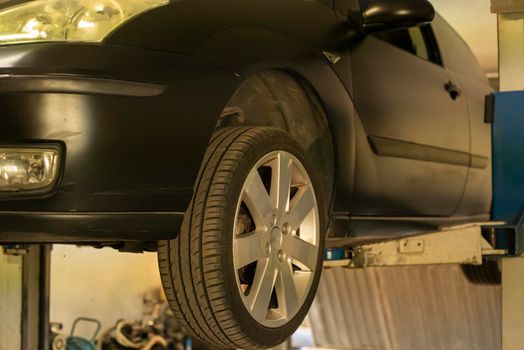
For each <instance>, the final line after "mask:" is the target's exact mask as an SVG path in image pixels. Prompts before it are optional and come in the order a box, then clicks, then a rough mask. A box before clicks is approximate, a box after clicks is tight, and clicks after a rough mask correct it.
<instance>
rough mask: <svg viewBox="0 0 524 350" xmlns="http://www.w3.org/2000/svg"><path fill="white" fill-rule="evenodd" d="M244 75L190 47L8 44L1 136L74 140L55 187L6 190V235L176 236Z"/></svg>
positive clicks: (0, 214) (2, 64)
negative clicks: (186, 51) (180, 50)
mask: <svg viewBox="0 0 524 350" xmlns="http://www.w3.org/2000/svg"><path fill="white" fill-rule="evenodd" d="M237 80H238V79H237V78H236V77H234V76H233V75H231V74H230V73H228V72H225V71H223V70H220V69H218V68H216V67H214V66H212V65H208V64H206V63H203V62H198V61H196V60H195V59H193V58H191V57H187V56H181V55H176V54H172V53H166V52H158V51H152V50H144V49H139V48H132V47H121V46H110V45H106V44H70V43H67V44H66V43H52V44H51V43H49V44H41V43H40V44H28V45H13V46H6V47H0V115H1V117H0V125H1V127H0V147H2V146H3V145H10V146H12V145H15V146H16V145H27V144H29V145H30V144H35V143H48V144H57V145H60V147H63V149H64V152H63V154H64V157H63V159H62V164H61V173H60V179H59V181H58V182H57V184H56V186H55V187H53V188H52V189H50V191H48V192H46V193H39V194H38V195H32V194H30V193H29V194H24V193H23V192H20V193H0V242H18V243H23V242H28V241H31V242H64V241H66V242H84V241H118V240H158V239H166V238H172V237H174V236H176V233H177V232H178V229H179V227H180V223H181V221H182V218H183V212H184V211H185V210H186V208H187V206H188V204H189V202H190V200H191V197H192V189H193V186H194V183H195V180H196V177H197V174H198V171H199V168H200V162H201V159H202V157H203V154H204V152H205V149H206V147H207V143H208V141H209V138H210V135H211V133H212V132H213V129H214V127H215V125H216V122H217V118H218V116H219V115H220V113H221V111H222V109H223V108H224V106H225V105H226V103H227V100H228V98H229V96H230V95H231V94H232V92H233V91H234V89H235V87H236V86H237V84H238V81H237Z"/></svg>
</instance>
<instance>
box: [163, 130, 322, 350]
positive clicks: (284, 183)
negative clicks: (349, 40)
mask: <svg viewBox="0 0 524 350" xmlns="http://www.w3.org/2000/svg"><path fill="white" fill-rule="evenodd" d="M319 188H320V187H319V183H318V181H317V176H316V174H315V173H314V171H313V168H312V167H311V165H310V164H309V162H308V157H307V154H306V153H305V152H304V151H303V150H302V149H301V148H300V146H299V145H298V144H297V143H296V142H295V141H293V140H292V139H291V137H290V136H289V135H288V134H287V133H285V132H282V131H280V130H277V129H273V128H261V127H252V128H226V129H221V130H219V131H217V132H216V133H215V135H214V136H213V138H212V141H211V143H210V145H209V147H208V150H207V152H206V156H205V159H204V163H203V166H202V169H201V173H200V176H199V179H198V183H197V186H196V191H195V196H194V198H193V201H192V203H191V205H190V208H189V210H188V211H187V213H186V216H185V220H184V223H183V226H182V229H181V232H180V235H179V236H178V238H177V239H175V240H172V241H163V242H160V243H159V264H160V271H161V275H162V281H163V284H164V289H165V291H166V294H167V297H168V299H169V302H170V304H171V307H172V308H173V310H174V312H175V314H176V315H177V317H178V318H179V319H180V320H181V322H182V323H183V324H184V325H185V327H186V328H187V330H188V331H190V332H191V333H193V334H194V336H197V337H198V338H200V339H202V340H203V341H205V342H207V343H209V344H210V345H213V346H214V347H215V348H216V347H218V348H224V349H236V348H243V349H260V348H268V347H272V346H275V345H278V344H280V343H282V342H284V341H285V340H286V339H287V338H288V337H289V336H290V335H291V334H292V333H293V332H294V331H295V330H296V328H297V327H298V326H299V325H300V323H301V322H302V320H303V319H304V317H305V316H306V314H307V312H308V310H309V307H310V305H311V303H312V301H313V298H314V296H315V293H316V289H317V286H318V282H319V278H320V273H321V270H322V258H321V257H322V249H323V244H324V232H325V225H326V220H325V213H326V210H325V207H324V203H323V202H322V197H323V196H322V195H321V193H320V192H318V191H319Z"/></svg>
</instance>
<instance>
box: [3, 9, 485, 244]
mask: <svg viewBox="0 0 524 350" xmlns="http://www.w3.org/2000/svg"><path fill="white" fill-rule="evenodd" d="M228 4H229V5H230V6H223V3H222V2H218V1H217V2H210V1H207V0H206V1H204V0H186V1H178V2H175V3H173V4H171V5H169V6H166V7H162V8H158V9H155V10H152V11H150V12H148V13H145V14H143V15H141V16H139V17H137V18H136V19H134V20H132V21H130V22H129V23H127V24H126V25H124V26H123V27H122V28H120V29H118V30H116V31H115V32H114V33H113V34H112V35H111V36H110V37H108V38H107V39H106V40H105V42H104V43H102V44H72V43H69V44H65V43H64V44H60V43H55V44H49V43H47V44H44V43H41V44H27V45H14V46H6V47H0V75H4V77H3V78H5V79H8V78H9V77H6V76H7V75H13V74H16V75H26V76H27V75H29V76H45V77H48V76H51V77H56V76H60V77H61V78H62V77H64V76H65V77H70V78H71V81H72V84H73V83H74V81H75V77H78V76H80V77H83V78H86V77H87V78H96V79H110V80H115V81H122V82H123V83H124V84H125V83H126V82H131V83H139V84H143V83H145V84H154V85H160V86H164V87H165V91H164V92H163V93H161V94H159V95H152V96H129V94H128V95H126V94H124V95H123V96H122V95H121V94H120V95H121V96H115V94H109V93H108V94H101V93H99V92H100V91H98V93H96V94H95V93H91V92H90V91H85V92H83V93H82V92H81V91H78V90H75V91H56V90H53V91H49V92H45V91H42V90H39V91H32V92H28V91H25V92H24V91H18V92H8V93H0V106H2V107H1V108H2V114H1V128H0V143H1V144H7V143H24V142H30V141H39V142H41V141H46V142H54V141H56V142H62V143H63V144H64V145H65V148H66V152H67V158H66V159H65V165H64V172H63V177H62V180H61V183H60V186H59V187H58V189H57V191H56V192H54V193H52V194H50V195H49V196H47V197H37V198H31V199H17V198H11V199H9V200H5V199H4V200H0V212H4V213H5V215H2V214H1V213H0V222H1V221H2V220H4V221H5V220H9V222H10V225H9V226H8V228H6V229H4V230H3V231H2V232H0V241H2V240H4V241H7V240H9V241H13V232H15V233H16V236H17V237H19V239H20V240H21V241H23V240H24V239H29V238H30V233H31V232H30V231H31V230H30V229H29V228H28V226H27V225H25V224H24V220H26V219H27V217H26V218H24V217H23V216H12V213H13V212H24V213H26V214H27V215H29V216H30V215H31V213H44V212H45V213H52V214H53V215H52V216H51V218H52V220H51V219H49V217H46V218H47V219H46V220H43V221H39V223H40V224H39V225H41V226H39V230H38V231H39V233H40V234H39V235H37V236H38V237H39V240H41V241H53V240H55V241H56V240H60V241H63V240H69V241H75V240H77V241H82V242H86V241H89V240H155V239H162V238H169V237H174V236H175V235H176V234H177V231H178V229H179V223H180V222H181V219H180V218H181V213H182V212H184V211H185V210H186V208H187V206H188V204H189V201H190V199H191V196H192V188H193V185H194V183H195V180H196V177H197V174H198V170H199V168H200V162H201V159H202V156H203V153H204V152H205V149H206V146H207V142H208V140H209V138H210V135H211V134H212V132H213V129H214V128H215V126H216V124H217V121H218V119H219V116H220V114H221V112H222V110H223V109H224V108H225V107H226V105H227V103H228V101H229V100H230V98H231V96H232V95H233V94H234V92H235V91H236V90H237V89H238V88H239V86H241V84H242V82H243V81H245V79H247V78H248V77H250V76H252V75H253V74H255V73H258V72H264V71H268V70H273V69H277V70H281V71H283V72H287V73H288V74H290V75H292V76H298V77H300V79H302V80H304V81H305V82H307V84H309V86H310V88H311V90H312V91H313V92H314V93H315V94H316V95H317V96H318V99H319V101H320V103H321V105H322V108H323V111H324V113H325V116H326V118H327V121H328V124H329V130H330V134H331V136H332V143H333V147H334V157H333V158H334V159H335V164H333V167H336V175H335V187H336V191H335V193H336V195H335V198H334V206H333V209H334V211H335V212H337V213H339V214H340V215H338V216H339V217H343V218H347V220H349V218H350V217H351V215H354V213H356V214H359V215H372V216H373V215H375V216H388V215H391V216H402V217H405V218H406V220H405V221H406V222H408V223H409V222H410V221H417V220H422V219H424V220H426V221H425V222H427V219H428V217H443V216H444V217H449V220H448V221H449V222H450V223H453V222H454V217H453V216H452V215H453V213H454V210H455V209H456V208H457V206H458V205H459V204H460V203H461V201H462V197H461V195H462V193H463V191H464V188H465V186H466V182H467V181H468V180H467V173H468V167H467V166H463V167H451V166H449V165H442V164H436V163H432V162H423V161H413V160H399V159H398V158H396V159H393V158H392V157H381V156H377V155H376V154H374V153H373V151H372V149H371V147H370V144H369V142H368V139H367V136H368V135H372V136H380V137H390V138H397V139H399V140H403V141H410V142H417V143H420V144H426V145H429V146H438V147H443V148H447V149H452V150H457V151H460V152H466V153H471V149H470V145H469V137H468V134H469V130H470V124H469V123H468V115H467V113H468V112H467V109H466V107H465V106H466V104H465V103H466V102H465V101H462V102H457V103H456V104H453V103H452V102H450V101H451V100H449V101H448V100H447V99H449V97H448V95H447V93H446V92H445V91H444V89H443V84H444V83H445V81H441V80H446V79H454V76H450V75H447V73H446V72H445V70H444V69H443V68H442V67H433V68H431V69H427V68H425V66H424V65H422V64H420V65H419V66H420V67H418V65H417V64H416V63H414V62H411V61H412V58H407V59H404V58H403V56H402V55H395V54H394V50H393V51H392V50H391V49H387V48H384V49H381V48H380V47H379V48H376V47H374V46H373V45H375V44H373V40H372V39H371V38H367V39H363V38H360V37H359V36H358V35H356V34H355V32H354V30H353V29H351V26H350V25H348V23H347V22H348V18H347V16H345V15H343V14H341V13H336V12H334V11H333V10H332V9H331V8H330V6H329V5H330V4H329V3H328V4H327V5H328V6H325V5H321V4H319V3H316V2H311V1H300V0H287V1H284V2H281V1H276V0H271V1H269V2H266V1H264V2H262V1H260V2H254V1H253V2H247V1H244V0H242V1H241V0H231V1H230V2H228ZM335 5H336V4H335ZM146 28H147V30H146ZM437 34H438V33H437ZM370 43H371V46H370ZM375 46H376V45H375ZM381 50H382V51H381ZM326 52H329V53H330V54H331V55H334V56H335V57H339V58H340V60H339V61H338V63H336V64H333V63H331V62H329V61H328V59H327V58H326V56H325V53H326ZM443 54H444V52H443ZM446 57H450V56H446ZM446 57H444V58H446ZM444 62H445V64H446V61H445V60H444ZM392 66H394V67H396V68H395V69H394V70H391V69H388V67H392ZM413 69H415V70H416V71H417V74H422V75H427V79H429V80H428V81H426V82H423V81H419V82H417V84H418V85H416V84H415V85H413V83H412V82H410V81H409V80H407V77H406V75H409V74H410V72H411V73H413ZM428 72H429V73H428ZM430 72H433V73H430ZM400 73H404V74H400ZM428 74H429V75H428ZM450 74H451V73H450ZM431 79H434V80H435V82H434V81H430V80H431ZM0 81H1V80H0ZM440 90H442V91H440ZM422 92H424V96H422V97H424V100H422V99H417V100H415V101H413V100H411V99H410V98H409V96H410V95H412V94H414V93H422ZM440 93H442V97H440V95H439V94H440ZM426 94H427V96H425V95H426ZM116 95H119V94H116ZM466 95H467V94H466ZM464 98H468V97H466V96H465V97H464ZM474 101H476V100H474ZM475 103H476V102H475ZM428 104H429V105H428ZM429 109H431V110H429ZM421 111H423V112H424V113H422V114H421V115H417V114H419V113H421ZM417 120H418V121H419V122H417ZM480 155H482V154H480ZM330 159H331V157H330ZM328 161H329V160H328ZM327 168H330V167H329V166H328V167H327ZM482 179H483V180H482V181H478V182H477V183H474V184H473V186H472V188H471V189H470V197H469V198H468V200H469V201H471V203H481V204H480V205H478V206H476V205H469V206H468V205H466V206H467V207H468V213H470V215H471V217H472V218H473V217H475V215H477V216H478V215H482V214H486V211H485V205H484V203H485V202H489V201H490V197H489V196H490V193H488V192H485V191H483V192H479V194H478V195H475V194H474V193H475V190H476V189H477V188H479V187H482V186H484V185H485V182H486V181H489V179H488V178H486V177H483V178H482ZM475 201H476V202H475ZM466 204H467V203H466ZM122 213H125V214H126V215H130V218H133V217H134V220H136V219H137V218H144V216H143V215H144V214H148V215H151V216H150V218H151V220H152V221H151V226H150V227H149V228H147V223H146V224H145V226H146V227H145V228H144V230H145V231H144V230H133V229H131V228H130V227H129V226H128V225H127V226H126V225H123V223H122V220H120V217H119V216H118V215H120V214H122ZM155 214H157V215H158V218H157V219H152V217H153V216H155ZM166 214H167V215H168V216H170V217H171V218H172V219H170V220H164V219H163V218H164V216H163V215H166ZM79 215H80V216H79ZM100 215H107V219H104V220H99V217H100ZM35 217H38V215H35ZM146 217H149V216H146ZM67 218H69V219H67ZM111 218H113V219H111ZM35 220H36V219H35ZM38 220H40V219H38ZM62 220H63V221H62ZM76 220H78V221H76ZM456 221H457V222H458V221H460V222H463V221H464V217H460V218H458V217H457V219H456ZM64 222H68V223H69V224H68V225H70V226H67V225H65V224H63V223H64ZM75 222H77V223H78V226H75ZM383 222H386V221H384V220H378V221H377V222H376V225H370V226H373V227H374V230H375V229H376V226H377V225H379V226H380V225H381V223H383ZM159 225H165V226H163V227H162V228H161V227H160V226H159ZM342 226H344V225H342ZM350 226H351V225H350ZM398 226H399V227H401V226H402V225H398ZM408 226H409V225H408ZM423 226H424V225H423ZM75 227H77V228H86V227H89V229H86V230H85V231H83V230H79V229H74V228H75ZM382 227H383V228H386V226H385V224H382ZM7 231H9V232H7ZM46 231H48V232H49V233H50V234H49V235H45V234H44V233H43V232H46ZM146 231H147V235H146V234H144V232H146ZM96 232H98V233H96ZM141 232H142V233H141ZM51 233H53V234H51ZM404 233H406V231H402V230H400V229H399V230H398V231H393V232H391V234H392V235H400V234H404ZM166 234H167V235H168V236H167V237H166ZM337 234H341V235H346V234H350V232H339V233H337ZM169 235H170V236H169ZM359 235H362V236H363V237H365V236H366V230H362V231H361V232H359ZM60 237H61V238H60ZM33 238H35V236H33Z"/></svg>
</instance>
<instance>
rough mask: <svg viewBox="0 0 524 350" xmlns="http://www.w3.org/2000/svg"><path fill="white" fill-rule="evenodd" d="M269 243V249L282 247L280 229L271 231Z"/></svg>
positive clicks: (276, 228)
mask: <svg viewBox="0 0 524 350" xmlns="http://www.w3.org/2000/svg"><path fill="white" fill-rule="evenodd" d="M269 241H270V244H271V248H273V249H280V247H281V246H282V233H281V232H280V229H279V228H278V227H275V228H273V230H271V235H270V237H269Z"/></svg>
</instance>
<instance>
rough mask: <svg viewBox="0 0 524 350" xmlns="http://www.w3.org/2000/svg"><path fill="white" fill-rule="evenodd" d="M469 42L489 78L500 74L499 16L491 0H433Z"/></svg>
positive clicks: (443, 14)
mask: <svg viewBox="0 0 524 350" xmlns="http://www.w3.org/2000/svg"><path fill="white" fill-rule="evenodd" d="M430 1H431V2H432V3H433V5H434V7H435V9H436V10H437V11H438V12H439V13H440V14H441V15H442V17H444V18H445V19H446V20H447V21H448V22H449V24H451V25H452V26H453V27H454V28H455V30H456V31H457V32H458V33H459V34H460V35H461V36H462V37H463V38H464V40H466V42H467V43H468V44H469V46H470V47H471V49H472V50H473V52H474V53H475V55H476V56H477V57H478V59H479V61H480V64H481V65H482V67H483V68H484V69H485V70H486V73H487V74H489V75H493V74H496V73H497V72H498V54H497V16H496V15H495V14H492V13H491V11H490V6H491V0H430Z"/></svg>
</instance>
